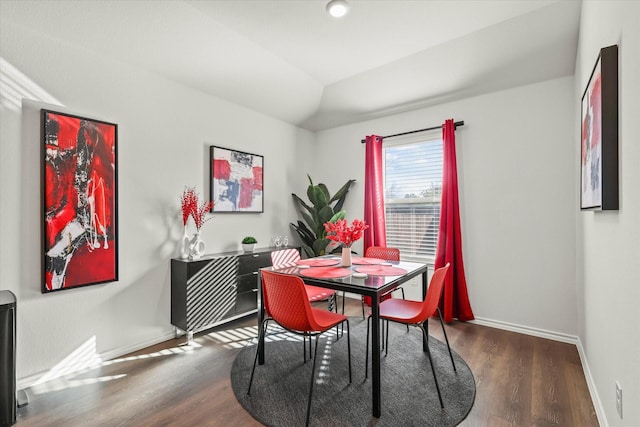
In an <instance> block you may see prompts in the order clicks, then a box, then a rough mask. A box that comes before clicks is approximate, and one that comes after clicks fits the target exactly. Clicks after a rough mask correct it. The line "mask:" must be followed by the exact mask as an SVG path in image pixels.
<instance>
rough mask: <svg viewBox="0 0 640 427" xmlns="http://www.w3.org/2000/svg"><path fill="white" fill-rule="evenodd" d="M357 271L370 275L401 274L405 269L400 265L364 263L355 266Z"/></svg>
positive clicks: (405, 271) (404, 272)
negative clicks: (360, 265) (363, 264)
mask: <svg viewBox="0 0 640 427" xmlns="http://www.w3.org/2000/svg"><path fill="white" fill-rule="evenodd" d="M356 271H357V272H358V273H366V274H370V275H372V276H402V275H403V274H406V273H407V270H405V269H404V268H400V267H389V266H388V265H365V266H363V267H358V268H356Z"/></svg>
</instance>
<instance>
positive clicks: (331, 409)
mask: <svg viewBox="0 0 640 427" xmlns="http://www.w3.org/2000/svg"><path fill="white" fill-rule="evenodd" d="M349 321H350V323H351V358H352V359H351V362H352V369H353V382H352V383H351V384H349V368H348V364H347V361H348V356H347V339H346V336H345V337H343V338H340V340H338V341H336V334H335V333H334V332H328V333H326V334H324V335H323V338H321V339H320V343H319V345H318V360H317V364H316V373H315V385H314V389H313V399H312V402H311V420H310V424H311V425H312V426H381V427H382V426H438V427H447V426H455V425H457V424H459V423H460V422H461V421H462V420H463V419H464V418H465V417H466V416H467V414H468V413H469V411H470V410H471V407H472V406H473V401H474V399H475V392H476V386H475V380H474V378H473V374H472V373H471V370H470V369H469V366H467V364H466V363H465V361H464V360H463V359H462V358H461V357H460V356H459V355H458V354H457V353H455V352H453V357H454V360H455V362H456V368H457V370H458V371H457V373H456V372H454V371H453V367H452V366H451V359H450V358H449V353H448V351H447V346H446V344H445V343H443V342H441V341H438V340H436V339H435V338H433V337H429V349H430V350H431V354H432V356H433V360H434V366H435V369H436V375H437V376H438V382H439V384H440V391H441V393H442V399H443V401H444V409H441V408H440V403H439V401H438V395H437V392H436V388H435V383H434V381H433V375H432V373H431V368H430V366H429V359H428V356H427V353H423V352H422V335H421V332H420V330H419V329H417V328H410V331H409V332H407V331H406V328H405V327H404V326H401V325H397V324H391V329H390V335H389V354H388V356H386V357H385V356H384V353H382V355H381V377H382V379H381V381H382V391H381V394H382V397H381V400H382V415H381V417H380V418H374V417H372V416H371V367H369V379H368V380H365V379H364V362H365V344H366V321H363V320H362V319H359V318H353V317H352V318H350V319H349ZM272 324H273V323H272ZM269 329H270V331H269V334H268V335H267V343H266V344H265V364H264V365H262V366H261V365H258V366H257V367H256V373H255V376H254V378H253V385H252V387H251V396H247V387H248V385H249V377H250V375H251V367H252V365H253V358H254V357H255V351H256V347H255V343H256V342H257V339H256V340H254V341H253V342H252V344H251V345H249V346H247V347H245V348H243V349H242V350H241V351H240V353H238V356H237V357H236V359H235V361H234V363H233V366H232V368H231V385H232V387H233V392H234V394H235V396H236V398H237V399H238V401H239V402H240V404H241V405H242V406H243V407H244V408H245V409H246V410H247V412H249V413H250V414H251V415H252V416H253V417H254V418H255V419H256V420H258V421H260V422H261V423H263V424H265V425H267V426H273V427H283V426H286V427H289V426H299V425H304V421H305V416H306V408H307V397H308V393H309V384H310V380H311V365H312V363H311V361H307V363H304V364H303V349H302V339H301V337H298V336H294V335H291V334H288V333H286V332H283V330H282V329H280V328H279V327H278V326H274V327H273V328H271V327H270V328H269ZM314 344H315V342H314ZM369 364H371V361H369Z"/></svg>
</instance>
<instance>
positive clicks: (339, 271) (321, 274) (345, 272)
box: [300, 267, 351, 279]
mask: <svg viewBox="0 0 640 427" xmlns="http://www.w3.org/2000/svg"><path fill="white" fill-rule="evenodd" d="M300 275H301V276H307V277H313V278H315V279H336V278H338V277H347V276H349V275H351V269H349V268H341V267H311V268H307V269H305V270H300Z"/></svg>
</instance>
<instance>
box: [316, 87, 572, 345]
mask: <svg viewBox="0 0 640 427" xmlns="http://www.w3.org/2000/svg"><path fill="white" fill-rule="evenodd" d="M447 118H454V119H455V120H464V122H465V125H464V127H462V128H459V129H458V130H457V131H456V146H457V155H458V174H459V185H460V198H461V200H460V209H461V222H462V229H463V237H462V238H463V250H464V257H465V258H464V262H465V270H466V275H467V284H468V288H469V297H470V300H471V305H472V308H473V310H474V313H475V315H476V317H477V318H480V319H485V320H497V321H500V322H504V323H506V324H509V325H512V326H513V325H516V326H522V327H525V328H528V329H533V330H542V331H549V332H552V333H554V334H560V335H563V334H564V335H575V334H576V332H577V329H576V293H575V268H576V267H575V210H576V204H575V197H574V195H575V179H574V178H575V176H574V170H573V169H572V167H571V165H572V164H573V162H574V157H573V156H574V154H575V153H574V147H573V78H570V77H568V78H561V79H557V80H552V81H548V82H544V83H540V84H535V85H530V86H525V87H520V88H516V89H511V90H507V91H503V92H497V93H492V94H489V95H483V96H479V97H475V98H469V99H466V100H463V101H459V102H454V103H449V104H443V105H440V106H437V107H433V108H427V109H423V110H419V111H414V112H411V113H404V114H399V115H395V116H389V117H386V118H382V119H378V120H372V121H368V122H363V123H358V124H354V125H349V126H343V127H340V128H335V129H331V130H327V131H323V132H319V133H318V135H317V141H318V144H317V147H316V153H315V155H314V158H316V159H317V162H316V165H317V167H316V170H315V172H314V173H315V175H317V176H320V175H322V176H323V179H324V181H325V183H326V184H327V185H330V187H332V188H334V187H337V186H338V185H340V184H341V183H342V182H344V181H345V180H346V179H348V178H355V179H357V180H358V182H357V186H356V189H357V190H358V192H355V191H354V194H353V197H350V198H349V199H348V200H347V203H346V204H345V207H346V209H347V216H348V218H349V219H353V218H356V217H362V215H363V207H362V206H363V194H362V193H363V192H362V188H363V187H364V184H363V183H364V164H363V161H362V159H364V144H361V143H360V140H361V139H362V138H364V136H365V135H369V134H374V133H375V134H378V135H389V134H394V133H398V132H403V131H409V130H413V129H421V128H425V127H430V126H433V125H438V124H440V123H443V122H444V120H445V119H447ZM328 165H331V166H330V168H329V167H328ZM356 249H357V250H358V249H361V246H358V247H357V248H356Z"/></svg>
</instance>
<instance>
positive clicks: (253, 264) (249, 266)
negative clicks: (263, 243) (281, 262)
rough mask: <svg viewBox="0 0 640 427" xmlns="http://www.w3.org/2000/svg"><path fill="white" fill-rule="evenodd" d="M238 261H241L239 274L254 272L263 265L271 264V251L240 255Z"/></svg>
mask: <svg viewBox="0 0 640 427" xmlns="http://www.w3.org/2000/svg"><path fill="white" fill-rule="evenodd" d="M238 261H239V263H240V265H239V267H238V274H239V275H243V274H247V273H252V272H254V271H258V269H260V268H262V267H269V266H270V265H271V252H261V253H245V254H243V255H240V256H239V257H238Z"/></svg>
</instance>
